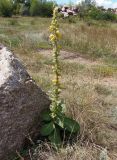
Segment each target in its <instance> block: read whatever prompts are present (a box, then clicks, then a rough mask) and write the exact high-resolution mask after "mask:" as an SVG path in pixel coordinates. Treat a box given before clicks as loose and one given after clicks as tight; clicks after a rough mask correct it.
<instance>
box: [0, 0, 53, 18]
mask: <svg viewBox="0 0 117 160" xmlns="http://www.w3.org/2000/svg"><path fill="white" fill-rule="evenodd" d="M53 3H54V2H53V1H47V0H0V16H4V17H11V16H12V15H22V16H45V17H50V16H52V11H53Z"/></svg>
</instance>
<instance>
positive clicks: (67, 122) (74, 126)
mask: <svg viewBox="0 0 117 160" xmlns="http://www.w3.org/2000/svg"><path fill="white" fill-rule="evenodd" d="M63 123H64V128H65V129H66V130H67V131H69V132H71V133H77V132H79V131H80V125H79V124H78V122H76V121H75V120H73V119H71V118H67V117H64V121H63Z"/></svg>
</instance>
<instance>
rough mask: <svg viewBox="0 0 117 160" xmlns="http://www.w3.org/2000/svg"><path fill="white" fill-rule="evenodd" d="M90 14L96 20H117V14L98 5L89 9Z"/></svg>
mask: <svg viewBox="0 0 117 160" xmlns="http://www.w3.org/2000/svg"><path fill="white" fill-rule="evenodd" d="M88 16H89V17H90V18H92V19H94V20H106V21H116V19H117V17H116V15H115V14H114V13H112V12H111V11H103V10H101V9H99V8H96V7H92V8H91V9H90V10H89V13H88Z"/></svg>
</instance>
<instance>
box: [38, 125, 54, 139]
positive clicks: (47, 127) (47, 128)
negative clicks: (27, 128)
mask: <svg viewBox="0 0 117 160" xmlns="http://www.w3.org/2000/svg"><path fill="white" fill-rule="evenodd" d="M54 129H55V126H54V123H53V122H50V123H47V124H45V125H43V126H42V128H41V131H40V133H41V135H42V136H48V135H50V134H51V133H52V131H53V130H54Z"/></svg>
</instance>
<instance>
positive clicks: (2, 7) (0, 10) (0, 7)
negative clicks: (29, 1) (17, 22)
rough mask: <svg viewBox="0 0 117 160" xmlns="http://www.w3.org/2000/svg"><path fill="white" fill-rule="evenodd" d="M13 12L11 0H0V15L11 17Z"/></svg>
mask: <svg viewBox="0 0 117 160" xmlns="http://www.w3.org/2000/svg"><path fill="white" fill-rule="evenodd" d="M12 14H13V1H12V0H0V15H2V16H4V17H11V16H12Z"/></svg>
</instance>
